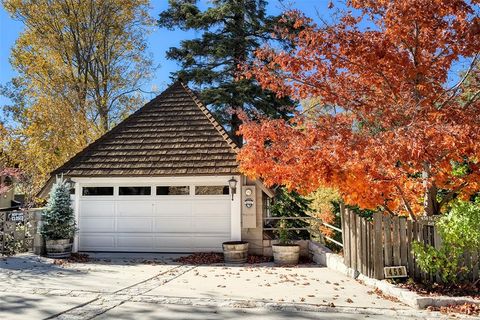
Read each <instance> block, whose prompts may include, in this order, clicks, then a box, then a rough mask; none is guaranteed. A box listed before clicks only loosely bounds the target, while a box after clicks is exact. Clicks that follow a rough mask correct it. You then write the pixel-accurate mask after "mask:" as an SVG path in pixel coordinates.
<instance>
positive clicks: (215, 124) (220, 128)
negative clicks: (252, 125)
mask: <svg viewBox="0 0 480 320" xmlns="http://www.w3.org/2000/svg"><path fill="white" fill-rule="evenodd" d="M177 82H178V83H180V84H181V85H182V87H183V89H185V91H186V92H187V93H188V94H189V96H190V97H191V98H192V100H193V101H194V102H195V104H196V105H197V107H198V108H199V109H200V110H201V111H202V112H203V114H204V115H205V116H206V117H207V119H208V121H210V123H211V124H212V125H213V127H214V128H215V129H216V130H217V131H218V133H220V135H221V136H222V137H223V139H224V140H225V142H227V144H228V145H229V146H230V147H231V148H232V149H233V151H234V152H235V153H238V152H239V151H240V148H239V147H238V145H237V144H236V143H235V142H234V141H233V140H232V138H230V135H229V134H228V133H227V131H226V130H225V128H223V126H222V125H221V124H220V123H219V122H218V121H217V120H216V119H215V117H214V116H213V115H212V113H211V112H210V110H208V109H207V107H205V105H204V104H203V103H202V102H201V101H200V99H199V98H198V97H197V95H196V94H195V92H193V91H192V90H191V89H190V88H189V87H188V86H187V85H185V84H184V83H183V82H181V81H177ZM175 84H176V83H175ZM172 86H173V85H172Z"/></svg>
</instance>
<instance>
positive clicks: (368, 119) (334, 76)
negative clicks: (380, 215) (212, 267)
mask: <svg viewBox="0 0 480 320" xmlns="http://www.w3.org/2000/svg"><path fill="white" fill-rule="evenodd" d="M347 6H349V7H350V9H352V10H351V11H344V12H343V13H342V15H341V18H340V19H339V22H337V23H334V24H331V25H321V26H320V25H317V24H315V23H314V22H313V21H312V20H311V19H309V18H307V17H306V16H304V15H303V14H301V13H300V12H296V11H295V12H289V13H287V14H286V16H285V19H291V20H293V21H294V25H295V28H296V30H295V32H289V31H288V30H278V36H280V37H284V38H288V39H290V40H291V41H292V42H293V44H294V46H293V49H291V50H289V51H285V50H278V49H276V48H271V47H265V48H263V49H261V50H259V51H258V52H257V57H258V59H257V60H256V62H255V64H254V65H253V66H250V67H249V68H248V70H247V72H246V76H247V77H255V78H256V79H257V80H258V81H259V82H260V83H261V85H262V86H263V87H264V88H266V89H270V90H272V91H274V92H275V93H276V94H277V95H278V96H280V97H283V96H290V97H293V98H296V99H298V100H303V99H318V100H319V101H321V103H322V105H323V106H327V107H329V108H327V109H328V110H330V111H329V112H322V110H325V109H321V110H320V111H319V112H316V113H315V112H314V116H312V112H305V110H303V111H302V112H299V113H298V114H297V115H296V116H295V117H294V118H293V119H291V120H290V121H285V120H280V119H273V120H272V119H262V120H260V121H258V120H257V121H251V120H248V119H244V121H245V123H244V125H243V126H242V127H241V129H240V131H241V134H242V135H243V136H244V138H245V140H246V145H245V147H244V148H243V149H242V150H241V152H240V154H239V160H240V164H241V170H242V171H243V172H244V173H246V174H247V175H249V176H252V177H255V178H262V179H264V181H265V182H266V183H267V184H268V185H272V184H282V185H286V186H287V187H289V188H291V189H297V190H300V191H302V192H304V193H307V192H310V191H313V190H315V189H317V188H318V187H319V186H326V187H334V188H336V189H338V190H339V191H340V193H341V195H342V196H343V198H344V200H345V201H346V203H347V204H352V205H353V204H357V205H359V206H361V207H363V208H368V209H378V208H380V209H383V210H384V211H387V212H389V213H391V214H408V215H409V216H410V217H411V218H413V219H414V218H415V217H416V216H418V215H422V214H425V215H435V214H440V213H441V210H442V208H444V207H445V205H446V204H447V203H448V202H449V201H450V200H452V199H453V198H455V197H457V196H461V197H467V196H470V195H471V194H473V193H475V192H477V191H478V190H479V189H480V188H479V187H480V186H479V183H480V172H479V168H480V163H479V161H480V105H479V98H480V88H479V87H478V83H479V81H472V77H474V76H478V69H477V68H478V65H479V64H478V61H479V53H480V19H479V15H478V13H479V11H480V10H479V0H471V1H463V0H398V1H397V0H349V1H347ZM459 62H462V63H463V64H464V65H466V66H467V67H466V69H467V70H464V72H463V73H462V75H461V77H459V79H455V81H452V80H451V78H452V74H453V73H455V72H458V70H457V69H456V68H455V66H456V65H458V64H459ZM335 110H336V112H335Z"/></svg>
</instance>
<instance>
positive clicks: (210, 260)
mask: <svg viewBox="0 0 480 320" xmlns="http://www.w3.org/2000/svg"><path fill="white" fill-rule="evenodd" d="M271 261H272V258H271V257H264V256H257V255H249V256H248V260H247V264H260V263H267V262H271ZM175 262H179V263H181V264H193V265H202V264H215V263H223V262H224V260H223V254H221V253H216V252H198V253H194V254H191V255H189V256H184V257H180V258H178V259H175Z"/></svg>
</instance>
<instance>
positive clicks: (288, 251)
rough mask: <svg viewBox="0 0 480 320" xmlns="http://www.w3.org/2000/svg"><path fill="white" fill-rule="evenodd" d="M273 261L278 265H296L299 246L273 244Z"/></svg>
mask: <svg viewBox="0 0 480 320" xmlns="http://www.w3.org/2000/svg"><path fill="white" fill-rule="evenodd" d="M272 251H273V261H274V262H275V263H276V264H280V265H286V264H289V265H294V264H298V258H299V257H300V246H299V245H298V244H273V245H272Z"/></svg>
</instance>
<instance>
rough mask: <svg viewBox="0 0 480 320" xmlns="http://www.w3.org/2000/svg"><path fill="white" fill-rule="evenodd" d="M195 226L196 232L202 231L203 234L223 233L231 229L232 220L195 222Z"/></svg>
mask: <svg viewBox="0 0 480 320" xmlns="http://www.w3.org/2000/svg"><path fill="white" fill-rule="evenodd" d="M193 224H194V227H193V230H194V231H195V232H198V230H202V233H221V232H225V230H228V229H229V228H230V219H228V220H226V219H210V220H209V219H205V220H194V222H193Z"/></svg>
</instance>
